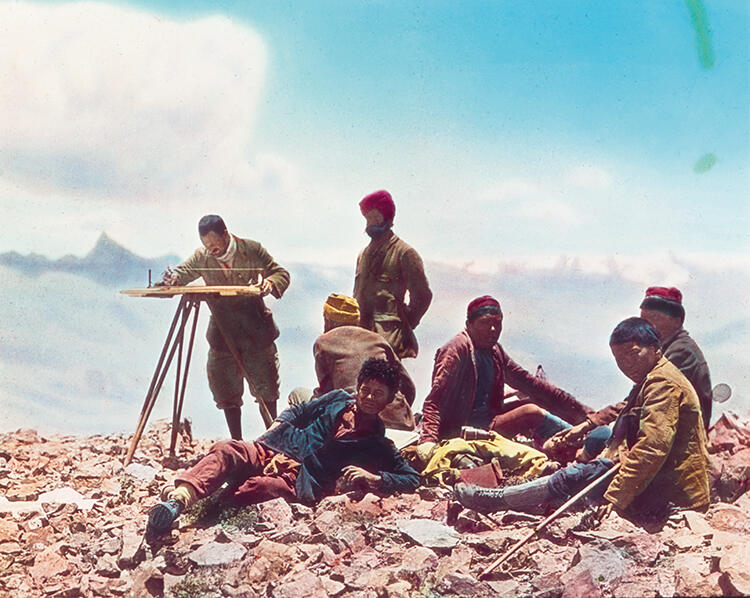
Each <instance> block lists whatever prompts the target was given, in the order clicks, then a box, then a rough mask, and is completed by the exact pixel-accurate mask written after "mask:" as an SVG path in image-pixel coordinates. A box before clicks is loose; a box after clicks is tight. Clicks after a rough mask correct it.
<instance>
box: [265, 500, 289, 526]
mask: <svg viewBox="0 0 750 598" xmlns="http://www.w3.org/2000/svg"><path fill="white" fill-rule="evenodd" d="M258 516H259V519H260V520H261V521H266V522H268V523H272V524H273V525H274V527H276V528H277V529H278V528H281V527H286V526H289V525H292V523H293V522H294V513H293V512H292V508H291V507H290V506H289V503H288V502H287V501H286V500H284V499H283V498H274V499H273V500H269V501H266V502H262V503H260V504H259V505H258Z"/></svg>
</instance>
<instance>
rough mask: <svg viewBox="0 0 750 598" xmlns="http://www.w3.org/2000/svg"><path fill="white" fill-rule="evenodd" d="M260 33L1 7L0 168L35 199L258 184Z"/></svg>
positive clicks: (143, 196) (122, 11)
mask: <svg viewBox="0 0 750 598" xmlns="http://www.w3.org/2000/svg"><path fill="white" fill-rule="evenodd" d="M266 54H267V51H266V47H265V44H264V42H263V40H262V39H261V38H260V37H259V35H258V34H257V33H255V32H254V31H253V30H251V29H249V28H248V27H246V26H240V25H238V24H235V23H234V22H232V21H231V20H229V19H227V18H224V17H218V16H214V17H209V18H202V19H199V20H195V21H184V22H182V21H174V20H169V19H165V18H162V17H158V16H157V15H154V14H150V13H146V12H141V11H137V10H134V9H131V8H126V7H118V6H113V5H107V4H94V3H72V4H60V5H40V4H29V3H21V2H18V3H17V2H13V3H3V4H0V129H1V130H2V132H3V134H2V136H0V170H1V171H2V176H3V177H4V178H12V179H16V180H18V181H20V182H22V183H23V184H24V185H25V186H27V187H30V188H35V189H37V190H38V191H40V192H42V191H48V190H60V191H62V192H64V193H69V194H71V195H74V196H76V195H79V196H92V197H97V198H105V197H107V198H111V199H125V200H128V201H133V200H141V201H143V202H148V201H161V200H163V199H164V198H165V197H164V196H166V198H167V199H169V197H175V196H186V195H187V196H195V195H197V194H201V193H209V192H210V191H214V190H215V189H217V188H222V187H229V188H233V187H234V186H235V185H237V184H240V185H247V184H257V183H258V181H259V180H260V181H263V180H264V177H265V175H264V174H263V173H259V172H258V167H257V166H255V167H253V166H251V165H250V164H248V154H249V152H248V149H249V148H248V146H249V141H250V132H251V129H252V125H253V121H254V119H255V116H256V107H257V103H258V99H259V96H260V93H261V91H262V87H263V83H264V79H265V70H266V62H267V58H266Z"/></svg>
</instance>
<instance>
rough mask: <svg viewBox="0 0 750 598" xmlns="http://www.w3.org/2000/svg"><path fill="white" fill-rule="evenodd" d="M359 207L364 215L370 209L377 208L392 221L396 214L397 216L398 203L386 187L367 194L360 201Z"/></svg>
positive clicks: (384, 216)
mask: <svg viewBox="0 0 750 598" xmlns="http://www.w3.org/2000/svg"><path fill="white" fill-rule="evenodd" d="M359 209H360V211H361V212H362V215H363V216H364V215H365V214H367V212H369V211H370V210H377V211H378V212H380V213H381V214H382V215H383V218H385V219H386V220H390V221H393V218H394V216H396V204H394V203H393V198H392V197H391V194H390V193H388V191H386V190H385V189H381V190H380V191H374V192H372V193H370V194H369V195H365V196H364V198H362V201H360V202H359Z"/></svg>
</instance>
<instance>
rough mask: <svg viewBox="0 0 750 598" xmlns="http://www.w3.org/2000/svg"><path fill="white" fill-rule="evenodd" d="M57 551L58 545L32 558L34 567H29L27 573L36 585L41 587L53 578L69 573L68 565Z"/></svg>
mask: <svg viewBox="0 0 750 598" xmlns="http://www.w3.org/2000/svg"><path fill="white" fill-rule="evenodd" d="M58 550H59V546H58V545H53V546H49V547H48V548H46V549H44V550H43V551H42V552H40V553H39V554H37V555H36V557H35V558H34V566H33V567H31V569H30V570H29V573H31V577H32V578H33V579H34V581H35V582H36V583H37V584H40V585H42V584H44V583H45V582H47V581H48V580H50V579H52V578H54V577H55V576H57V575H62V574H64V573H67V572H68V571H69V569H70V564H69V563H68V561H67V559H66V558H65V557H64V556H62V555H61V554H60V552H59V551H58Z"/></svg>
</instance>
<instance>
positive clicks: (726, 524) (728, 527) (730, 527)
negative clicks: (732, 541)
mask: <svg viewBox="0 0 750 598" xmlns="http://www.w3.org/2000/svg"><path fill="white" fill-rule="evenodd" d="M706 519H708V522H709V524H710V525H711V527H712V528H714V529H715V530H719V531H722V532H734V533H742V532H745V533H748V532H750V516H748V514H747V513H745V512H744V511H743V510H742V509H741V508H739V507H738V506H736V505H728V504H725V503H715V504H713V505H711V507H710V508H709V510H708V513H707V514H706Z"/></svg>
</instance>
